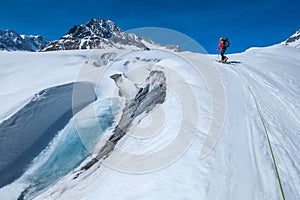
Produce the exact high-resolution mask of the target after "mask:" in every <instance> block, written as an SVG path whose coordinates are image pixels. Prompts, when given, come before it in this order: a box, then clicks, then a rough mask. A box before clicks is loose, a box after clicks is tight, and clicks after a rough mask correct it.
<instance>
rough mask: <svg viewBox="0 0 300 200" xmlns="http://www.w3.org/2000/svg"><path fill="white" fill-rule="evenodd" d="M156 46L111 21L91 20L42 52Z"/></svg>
mask: <svg viewBox="0 0 300 200" xmlns="http://www.w3.org/2000/svg"><path fill="white" fill-rule="evenodd" d="M149 45H155V44H154V42H152V41H150V40H145V39H144V38H141V37H138V36H137V35H135V34H127V33H125V32H124V31H123V30H122V29H121V28H119V27H118V26H116V24H115V23H114V22H112V21H111V20H105V19H91V20H90V21H89V22H87V23H86V24H81V25H75V26H74V27H73V28H71V29H70V30H69V32H68V33H67V34H66V35H65V36H63V37H61V39H60V40H55V41H52V42H51V43H50V44H48V45H47V46H46V47H44V48H43V49H42V51H55V50H73V49H107V48H118V49H123V48H126V47H129V46H130V47H134V48H138V49H148V48H149V47H148V46H149Z"/></svg>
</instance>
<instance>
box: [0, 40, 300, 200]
mask: <svg viewBox="0 0 300 200" xmlns="http://www.w3.org/2000/svg"><path fill="white" fill-rule="evenodd" d="M299 53H300V52H299V50H297V49H294V48H290V47H285V46H283V45H275V46H272V47H267V48H253V49H249V50H247V51H246V52H244V53H241V54H233V55H229V58H230V59H231V60H233V61H238V63H234V64H232V65H224V64H222V63H216V66H217V68H218V70H219V71H220V74H221V76H222V78H223V82H224V86H225V92H226V97H227V99H226V118H225V124H224V126H223V131H222V134H221V136H220V138H219V141H218V143H217V144H216V146H215V148H214V149H213V150H212V152H211V153H210V154H209V155H208V156H207V157H206V158H204V159H199V157H198V156H199V155H198V154H199V148H200V147H201V145H202V143H203V141H204V135H205V134H204V133H202V132H205V130H206V129H205V128H203V127H202V128H201V130H199V132H198V134H197V135H196V138H195V139H194V141H193V144H192V145H191V147H190V148H189V149H188V150H187V152H185V154H184V155H183V156H182V157H180V159H178V160H177V161H176V162H174V163H173V164H172V165H170V166H168V167H166V168H163V169H161V170H159V171H155V172H151V173H145V174H130V173H122V172H119V171H116V170H113V169H111V168H109V167H107V166H105V165H99V163H98V164H96V165H95V166H93V167H92V168H91V169H89V170H88V171H86V172H84V173H83V174H82V176H79V177H78V178H77V179H75V180H73V179H72V177H73V174H72V172H71V173H70V174H69V175H66V176H64V177H62V178H61V179H60V180H58V182H54V184H53V185H51V186H50V187H49V188H46V189H45V190H43V191H41V193H40V194H38V196H36V197H35V199H62V200H64V199H87V200H88V199H99V198H100V199H114V200H119V199H120V200H123V199H146V200H147V199H149V200H152V199H214V200H241V199H243V200H248V199H249V200H253V199H257V200H269V199H272V200H280V199H282V198H281V194H280V190H279V185H278V182H277V178H276V174H275V170H274V166H273V162H272V158H271V154H270V151H269V147H268V143H267V138H266V136H265V133H264V129H263V125H262V123H261V120H260V118H259V115H258V112H257V109H256V106H255V102H254V100H253V97H252V96H251V93H250V91H249V89H248V88H247V85H248V86H249V87H250V89H251V90H252V91H253V94H254V96H255V98H256V99H257V101H258V106H259V109H260V111H261V113H262V116H263V118H264V121H265V123H266V126H267V129H268V132H269V136H270V141H271V145H272V147H273V151H274V155H275V159H276V163H277V166H278V170H279V174H280V177H281V181H282V184H283V190H284V192H285V197H286V199H287V200H289V199H290V200H294V199H300V155H299V151H300V147H299V142H300V141H299V138H300V137H299V136H300V135H299V133H300V104H299V96H300V95H299V88H300V82H299V81H300V80H299V79H300V78H299V75H298V74H300V73H299V72H300V69H299V63H300V59H299V58H298V57H299ZM188 54H190V55H192V54H191V53H188ZM282 54H286V55H287V56H286V57H283V58H282V57H280V55H282ZM146 55H147V53H145V54H143V53H141V57H143V56H146ZM153 55H155V54H153ZM153 55H152V56H153ZM193 55H194V56H195V57H196V56H197V54H193ZM156 56H157V59H158V60H157V62H160V61H161V60H162V62H164V63H165V64H166V63H169V64H170V63H171V64H174V63H172V62H170V61H169V60H167V59H165V58H163V55H161V54H157V55H156ZM211 57H213V60H215V56H211ZM149 59H150V61H151V60H152V61H153V57H151V58H149ZM149 59H148V60H149ZM164 59H165V60H164ZM146 60H147V59H144V60H136V59H135V58H132V60H130V61H128V60H118V62H120V63H127V64H126V70H128V67H129V66H130V65H133V64H134V63H135V62H136V63H135V64H136V65H137V66H138V64H140V63H147V61H146ZM133 61H134V62H133ZM201 61H202V60H199V62H201ZM155 63H156V62H153V63H151V64H155ZM97 67H98V66H97ZM11 70H13V69H11ZM119 70H121V68H120V69H119ZM11 73H13V72H11ZM187 74H188V73H187ZM130 78H134V77H130ZM69 79H70V78H69ZM59 81H61V79H59ZM189 83H190V84H191V85H192V87H194V88H195V89H196V90H197V91H199V92H200V94H199V96H203V99H202V100H203V102H204V103H205V105H204V106H203V107H201V109H204V110H205V111H203V116H202V117H203V118H204V119H203V120H204V121H206V120H207V121H209V120H210V117H211V116H210V112H209V109H210V108H209V102H210V101H209V99H206V95H207V94H206V93H207V91H206V90H205V87H204V86H203V85H201V86H199V85H197V84H196V83H195V82H193V81H192V80H189ZM246 84H247V85H246ZM5 91H8V89H6V90H5ZM23 98H25V97H23ZM167 102H168V101H167ZM169 103H170V102H169ZM0 114H3V113H0ZM104 134H109V133H104ZM163 139H166V138H164V137H163V136H161V137H158V138H157V140H154V141H159V140H163ZM121 144H122V145H123V146H124V147H126V145H128V144H130V145H135V143H134V141H131V142H129V143H128V144H126V141H121ZM149 146H150V147H151V146H152V145H149ZM131 148H133V147H131ZM129 149H130V148H129ZM86 162H87V160H85V161H83V163H82V164H81V166H83V165H84V164H85V163H86ZM79 167H80V166H79ZM22 184H23V183H18V184H17V183H15V185H16V186H17V187H23V185H22ZM19 185H21V186H19ZM10 187H14V184H11V186H10V185H8V186H6V187H4V188H0V195H1V194H2V195H4V194H5V197H8V198H6V199H9V197H12V196H13V195H11V196H10V195H8V193H9V192H10V191H11V189H10ZM12 199H13V198H12Z"/></svg>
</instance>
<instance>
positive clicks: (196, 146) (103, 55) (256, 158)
mask: <svg viewBox="0 0 300 200" xmlns="http://www.w3.org/2000/svg"><path fill="white" fill-rule="evenodd" d="M75 29H76V28H75ZM117 30H118V29H116V32H118V31H117ZM72 32H74V33H75V32H76V31H75V30H74V31H72ZM80 34H81V33H80ZM120 34H121V33H120ZM103 37H105V34H104V35H103ZM64 42H66V41H64ZM119 47H120V46H118V47H113V46H112V47H109V48H107V49H106V48H105V49H99V50H80V51H79V50H73V51H51V52H34V53H33V52H20V51H18V52H5V51H3V52H0V77H1V79H0V97H1V98H0V101H1V105H5V106H1V107H0V155H1V156H0V177H1V179H0V197H1V199H5V200H16V199H20V200H21V199H35V200H44V199H47V200H54V199H55V200H67V199H74V200H77V199H78V200H81V199H86V200H94V199H101V200H102V199H103V200H108V199H109V200H123V199H145V200H156V199H176V200H177V199H178V200H181V199H192V200H193V199H209V200H210V199H222V200H223V199H224V200H241V199H243V200H261V199H272V200H281V199H282V194H281V191H280V186H279V184H278V177H277V175H276V171H275V167H274V163H273V160H272V156H271V152H270V146H269V145H271V147H272V151H273V154H274V157H275V158H276V166H277V167H278V172H279V175H280V180H281V183H282V189H283V191H284V194H285V198H286V199H291V200H294V199H300V181H299V180H300V171H299V169H300V154H299V151H300V146H299V143H300V137H299V133H300V120H299V119H300V102H299V98H300V93H299V88H300V77H299V74H300V68H299V63H300V56H299V53H300V52H299V49H298V48H289V47H287V46H286V45H285V44H277V45H274V46H270V47H265V48H251V49H249V50H247V51H246V52H243V53H239V54H232V55H228V57H229V61H230V63H227V64H222V63H219V62H216V61H215V60H216V59H217V55H203V54H198V53H192V52H174V51H168V50H165V49H161V48H158V49H151V50H150V51H143V50H136V49H135V50H134V51H132V48H131V47H132V46H129V48H128V49H125V47H124V49H121V48H119ZM212 74H213V76H209V75H212ZM75 82H76V84H75ZM76 97H77V98H76ZM73 106H75V109H74V107H73ZM72 109H73V110H72ZM214 109H215V110H214ZM224 109H225V110H224ZM72 111H73V112H72ZM214 111H215V112H214ZM225 111H226V112H225ZM219 116H224V117H225V118H224V121H218V122H219V123H215V124H214V123H213V122H214V120H216V119H218V117H219ZM154 122H156V123H154ZM218 128H221V130H222V132H221V133H220V135H217V136H214V135H209V136H210V137H208V134H207V133H208V132H209V130H210V129H212V130H216V129H218ZM179 133H182V134H179ZM266 134H268V136H267V135H266ZM268 139H269V141H268ZM207 141H208V142H209V143H206V142H207ZM212 141H213V142H212ZM210 142H212V143H210ZM269 142H270V143H269ZM210 144H213V145H214V144H215V146H211V147H214V148H212V149H211V151H210V152H208V153H207V154H206V156H203V157H201V155H202V154H201V152H202V149H206V148H207V147H209V146H210ZM170 147H171V148H170ZM169 148H170V149H169ZM1 153H2V154H1ZM126 153H128V154H126ZM165 161H168V162H166V163H165Z"/></svg>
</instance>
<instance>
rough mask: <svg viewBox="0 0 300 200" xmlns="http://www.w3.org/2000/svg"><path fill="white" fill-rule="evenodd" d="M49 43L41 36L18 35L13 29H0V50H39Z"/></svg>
mask: <svg viewBox="0 0 300 200" xmlns="http://www.w3.org/2000/svg"><path fill="white" fill-rule="evenodd" d="M48 43H49V40H47V39H45V38H43V37H42V36H32V35H29V36H28V35H19V34H18V33H17V32H15V31H13V30H5V31H2V30H0V50H6V51H39V50H40V49H42V48H43V47H45V46H46V45H47V44H48Z"/></svg>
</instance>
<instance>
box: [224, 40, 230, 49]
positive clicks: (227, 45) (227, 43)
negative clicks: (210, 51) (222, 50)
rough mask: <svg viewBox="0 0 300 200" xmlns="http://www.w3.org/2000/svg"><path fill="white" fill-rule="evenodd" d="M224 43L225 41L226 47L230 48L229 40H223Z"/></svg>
mask: <svg viewBox="0 0 300 200" xmlns="http://www.w3.org/2000/svg"><path fill="white" fill-rule="evenodd" d="M222 41H223V43H224V46H225V47H229V46H230V42H229V40H228V38H223V39H222Z"/></svg>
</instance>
